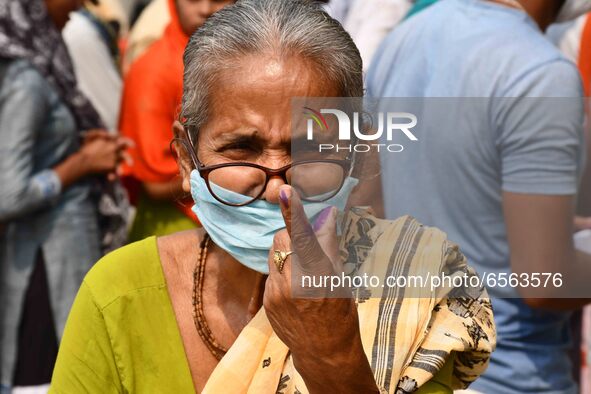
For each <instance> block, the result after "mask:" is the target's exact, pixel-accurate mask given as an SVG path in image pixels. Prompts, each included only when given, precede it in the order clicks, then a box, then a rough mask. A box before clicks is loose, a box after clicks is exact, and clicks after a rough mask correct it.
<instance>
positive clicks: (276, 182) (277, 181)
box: [262, 176, 285, 204]
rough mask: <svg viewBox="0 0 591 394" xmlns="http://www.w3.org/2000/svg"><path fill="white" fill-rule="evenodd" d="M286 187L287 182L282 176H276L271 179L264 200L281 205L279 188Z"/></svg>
mask: <svg viewBox="0 0 591 394" xmlns="http://www.w3.org/2000/svg"><path fill="white" fill-rule="evenodd" d="M281 185H285V180H284V179H283V178H282V177H280V176H274V177H271V179H269V182H268V183H267V188H266V189H265V193H264V194H263V196H262V198H263V199H264V200H266V201H268V202H270V203H271V204H279V188H280V187H281Z"/></svg>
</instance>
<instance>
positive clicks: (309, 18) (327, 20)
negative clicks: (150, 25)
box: [180, 0, 363, 141]
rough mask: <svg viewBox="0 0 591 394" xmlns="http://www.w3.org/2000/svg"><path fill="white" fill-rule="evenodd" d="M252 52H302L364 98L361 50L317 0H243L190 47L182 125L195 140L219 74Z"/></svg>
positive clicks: (347, 92) (344, 92)
mask: <svg viewBox="0 0 591 394" xmlns="http://www.w3.org/2000/svg"><path fill="white" fill-rule="evenodd" d="M253 54H274V55H279V56H292V55H296V56H301V57H302V58H304V59H306V60H309V61H311V62H312V63H313V64H316V65H317V66H318V67H316V69H317V70H318V71H319V72H320V73H322V74H323V77H324V78H325V79H326V80H328V81H330V82H332V83H334V84H336V86H337V87H338V89H339V91H340V94H341V96H342V97H362V96H363V75H362V61H361V56H360V55H359V50H358V49H357V47H356V46H355V44H354V43H353V40H352V39H351V37H350V36H349V34H348V33H347V32H346V31H345V30H344V29H343V27H342V26H341V25H340V24H339V23H338V22H337V21H336V20H334V19H333V18H331V17H330V16H329V15H328V14H327V13H326V12H324V11H323V10H322V8H321V6H320V5H319V4H318V2H316V1H311V0H238V1H237V2H236V4H234V5H232V6H229V7H226V8H224V9H222V10H221V11H218V12H217V13H216V14H214V15H213V16H212V17H211V18H209V19H208V20H207V21H206V23H205V24H204V25H203V26H202V27H201V28H199V29H198V30H197V31H196V32H195V33H194V34H193V36H192V37H191V39H190V41H189V44H188V45H187V48H186V49H185V55H184V64H185V73H184V89H183V104H182V110H181V113H180V118H181V121H182V123H183V124H184V125H185V127H186V129H187V131H189V132H190V134H193V135H190V137H191V139H192V140H193V141H195V139H194V138H195V135H194V133H196V132H197V131H198V130H199V128H201V127H202V126H203V125H204V124H205V123H206V122H207V117H208V104H209V96H210V94H211V88H212V86H213V84H214V82H215V80H216V75H217V73H218V72H219V71H220V70H222V69H224V68H228V67H231V65H232V64H235V62H236V60H237V59H239V58H240V57H243V56H247V55H253Z"/></svg>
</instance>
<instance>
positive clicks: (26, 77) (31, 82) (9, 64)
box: [1, 59, 49, 94]
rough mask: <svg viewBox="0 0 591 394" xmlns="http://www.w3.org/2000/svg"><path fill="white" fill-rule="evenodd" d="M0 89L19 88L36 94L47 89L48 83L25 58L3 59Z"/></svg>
mask: <svg viewBox="0 0 591 394" xmlns="http://www.w3.org/2000/svg"><path fill="white" fill-rule="evenodd" d="M4 61H5V62H6V63H5V64H4V67H5V70H4V78H3V79H2V84H1V86H2V90H12V89H19V90H25V91H33V92H35V93H36V94H39V92H40V91H41V92H42V91H44V90H48V89H49V85H48V83H47V81H46V80H45V78H44V77H43V75H42V74H41V73H40V72H39V71H38V70H37V69H36V68H35V66H33V64H31V63H30V62H29V61H28V60H26V59H13V60H4Z"/></svg>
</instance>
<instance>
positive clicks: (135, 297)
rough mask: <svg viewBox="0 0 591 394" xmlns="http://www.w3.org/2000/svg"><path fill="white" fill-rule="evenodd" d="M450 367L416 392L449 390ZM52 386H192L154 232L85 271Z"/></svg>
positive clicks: (176, 389)
mask: <svg viewBox="0 0 591 394" xmlns="http://www.w3.org/2000/svg"><path fill="white" fill-rule="evenodd" d="M451 368H452V363H451V362H448V363H446V366H445V367H444V368H443V369H442V370H441V371H440V372H439V373H438V374H437V376H435V378H434V379H433V380H431V381H430V382H428V383H427V384H426V385H424V386H423V387H421V389H420V390H419V391H418V393H420V394H425V393H429V394H443V393H451V392H452V390H451V389H450V387H451V373H452V369H451ZM49 392H50V393H63V394H70V393H101V394H107V393H195V389H194V386H193V380H192V377H191V372H190V370H189V364H188V362H187V357H186V355H185V351H184V348H183V342H182V340H181V335H180V332H179V328H178V326H177V322H176V318H175V315H174V311H173V308H172V303H171V301H170V298H169V295H168V290H167V287H166V281H165V279H164V273H163V271H162V265H161V262H160V257H159V254H158V247H157V243H156V237H151V238H147V239H145V240H143V241H140V242H136V243H133V244H131V245H128V246H126V247H124V248H121V249H119V250H117V251H115V252H113V253H111V254H109V255H107V256H105V257H104V258H103V259H101V260H100V261H99V262H98V263H97V264H96V265H95V266H94V267H93V268H92V269H91V270H90V272H89V273H88V274H87V276H86V278H85V279H84V282H83V283H82V286H81V287H80V290H79V291H78V295H77V296H76V300H75V302H74V305H73V307H72V310H71V312H70V316H69V317H68V321H67V324H66V328H65V331H64V335H63V339H62V342H61V345H60V350H59V354H58V358H57V363H56V366H55V369H54V372H53V379H52V382H51V387H50V390H49Z"/></svg>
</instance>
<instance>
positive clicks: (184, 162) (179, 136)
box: [172, 120, 193, 193]
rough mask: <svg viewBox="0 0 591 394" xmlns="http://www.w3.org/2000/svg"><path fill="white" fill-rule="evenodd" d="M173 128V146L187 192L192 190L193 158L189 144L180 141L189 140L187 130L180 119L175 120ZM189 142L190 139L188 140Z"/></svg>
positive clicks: (183, 186)
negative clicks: (189, 150)
mask: <svg viewBox="0 0 591 394" xmlns="http://www.w3.org/2000/svg"><path fill="white" fill-rule="evenodd" d="M172 130H173V133H174V137H175V140H174V141H173V145H172V148H173V149H174V150H175V153H176V160H177V164H178V166H179V172H180V174H181V179H182V183H181V186H182V188H183V191H184V192H186V193H190V192H191V171H192V170H193V166H192V164H191V159H190V157H189V152H187V149H188V146H187V144H183V143H181V142H179V140H187V135H186V130H185V128H184V127H183V125H182V124H181V122H179V121H178V120H177V121H175V122H174V124H173V125H172ZM187 143H188V141H187Z"/></svg>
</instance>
